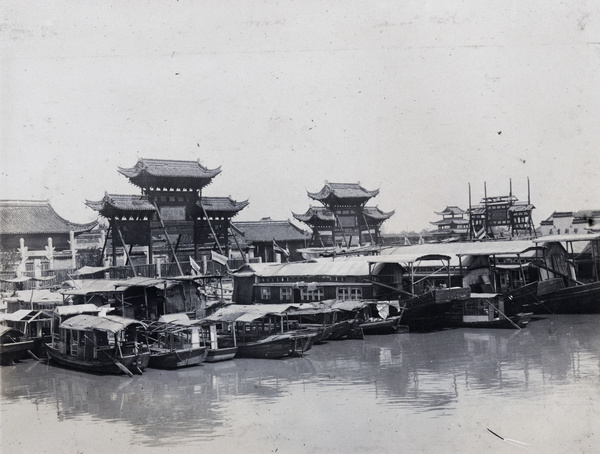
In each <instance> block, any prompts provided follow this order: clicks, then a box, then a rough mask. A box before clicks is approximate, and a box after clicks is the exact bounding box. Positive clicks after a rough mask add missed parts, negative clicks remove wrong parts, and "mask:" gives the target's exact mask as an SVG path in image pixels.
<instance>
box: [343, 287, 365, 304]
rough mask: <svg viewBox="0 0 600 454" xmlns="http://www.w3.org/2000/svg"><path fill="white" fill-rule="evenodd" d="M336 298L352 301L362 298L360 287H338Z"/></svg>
mask: <svg viewBox="0 0 600 454" xmlns="http://www.w3.org/2000/svg"><path fill="white" fill-rule="evenodd" d="M337 299H339V300H352V301H356V300H359V299H362V289H361V288H358V287H338V288H337Z"/></svg>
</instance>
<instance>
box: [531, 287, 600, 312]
mask: <svg viewBox="0 0 600 454" xmlns="http://www.w3.org/2000/svg"><path fill="white" fill-rule="evenodd" d="M561 281H562V280H561ZM540 286H541V283H540ZM561 287H563V288H559V289H556V290H554V291H547V292H542V290H541V289H540V288H538V298H539V300H540V305H539V310H538V311H537V312H541V313H551V314H598V313H600V282H591V283H589V284H579V285H572V286H570V287H564V284H563V285H561ZM542 293H543V294H542Z"/></svg>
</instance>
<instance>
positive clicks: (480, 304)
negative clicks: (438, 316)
mask: <svg viewBox="0 0 600 454" xmlns="http://www.w3.org/2000/svg"><path fill="white" fill-rule="evenodd" d="M448 315H449V318H448V323H449V325H450V326H457V327H458V326H461V327H468V328H509V329H511V328H512V329H520V328H524V327H525V326H527V324H528V323H529V321H530V320H531V316H532V315H533V313H532V312H524V313H519V314H515V315H512V316H508V315H506V314H505V312H504V297H503V295H501V294H498V293H471V295H470V297H469V298H467V299H464V300H460V301H455V302H454V303H453V304H452V309H451V312H450V313H449V314H448Z"/></svg>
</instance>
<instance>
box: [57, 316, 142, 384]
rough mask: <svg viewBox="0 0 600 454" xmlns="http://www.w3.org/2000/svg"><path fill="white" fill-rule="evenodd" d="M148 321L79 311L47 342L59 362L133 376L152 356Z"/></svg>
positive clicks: (69, 365) (98, 371) (75, 366)
mask: <svg viewBox="0 0 600 454" xmlns="http://www.w3.org/2000/svg"><path fill="white" fill-rule="evenodd" d="M145 331H146V325H145V324H144V323H142V322H139V321H137V320H133V319H128V318H124V317H118V316H114V315H107V316H104V317H99V316H96V315H76V316H74V317H71V318H68V319H67V320H65V321H63V322H62V323H61V324H60V326H59V329H58V333H54V334H53V341H52V343H51V344H48V345H47V346H46V348H47V352H48V356H49V357H50V358H51V359H52V360H53V361H55V362H57V363H59V364H61V365H63V366H66V367H71V368H75V369H81V370H85V371H89V372H96V373H105V374H120V373H125V374H127V375H129V376H130V377H131V376H133V374H134V373H140V374H141V373H142V371H143V370H144V369H145V368H146V366H148V362H149V360H150V349H149V348H148V344H147V341H146V335H145Z"/></svg>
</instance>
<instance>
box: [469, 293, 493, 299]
mask: <svg viewBox="0 0 600 454" xmlns="http://www.w3.org/2000/svg"><path fill="white" fill-rule="evenodd" d="M498 296H500V294H499V293H473V292H471V295H470V296H469V298H481V299H494V298H497V297H498Z"/></svg>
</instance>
